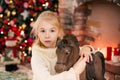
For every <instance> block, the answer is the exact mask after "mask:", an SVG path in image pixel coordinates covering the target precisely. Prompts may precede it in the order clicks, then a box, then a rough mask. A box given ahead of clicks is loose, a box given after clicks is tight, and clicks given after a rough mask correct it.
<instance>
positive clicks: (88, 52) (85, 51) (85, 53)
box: [80, 45, 94, 62]
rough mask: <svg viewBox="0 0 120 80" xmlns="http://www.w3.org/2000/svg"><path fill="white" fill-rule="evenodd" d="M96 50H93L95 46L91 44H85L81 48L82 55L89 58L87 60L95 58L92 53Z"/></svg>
mask: <svg viewBox="0 0 120 80" xmlns="http://www.w3.org/2000/svg"><path fill="white" fill-rule="evenodd" d="M93 51H94V50H93V48H92V47H91V46H89V45H85V46H83V47H82V48H81V50H80V56H81V57H86V58H87V62H89V60H91V61H92V60H93V58H92V55H91V53H92V52H93Z"/></svg>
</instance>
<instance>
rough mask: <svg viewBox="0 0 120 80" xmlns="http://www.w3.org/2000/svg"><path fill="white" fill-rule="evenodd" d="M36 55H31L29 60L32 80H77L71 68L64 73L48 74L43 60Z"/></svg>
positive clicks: (77, 77)
mask: <svg viewBox="0 0 120 80" xmlns="http://www.w3.org/2000/svg"><path fill="white" fill-rule="evenodd" d="M36 54H37V53H33V55H32V58H31V67H32V71H33V80H79V76H76V75H75V73H74V70H73V68H70V70H69V71H64V72H62V73H59V74H55V75H52V74H50V71H49V69H48V66H47V65H46V64H45V62H44V59H43V58H42V57H40V56H37V55H36Z"/></svg>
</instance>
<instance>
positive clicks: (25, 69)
mask: <svg viewBox="0 0 120 80" xmlns="http://www.w3.org/2000/svg"><path fill="white" fill-rule="evenodd" d="M18 67H19V69H18V70H17V71H14V72H7V71H5V67H4V65H2V64H0V73H4V76H6V75H7V76H8V74H9V75H13V76H15V74H21V75H23V76H22V77H24V76H25V77H27V79H26V80H32V70H31V67H30V64H24V65H23V64H22V65H18ZM0 77H2V76H0ZM10 77H11V76H9V78H10ZM0 80H1V79H0ZM9 80H10V79H9ZM11 80H15V79H11ZM17 80H20V79H17Z"/></svg>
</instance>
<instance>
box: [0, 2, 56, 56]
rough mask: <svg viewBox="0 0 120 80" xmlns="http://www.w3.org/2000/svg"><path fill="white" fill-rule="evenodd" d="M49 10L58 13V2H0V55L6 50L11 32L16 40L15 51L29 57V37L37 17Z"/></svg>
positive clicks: (30, 38)
mask: <svg viewBox="0 0 120 80" xmlns="http://www.w3.org/2000/svg"><path fill="white" fill-rule="evenodd" d="M45 10H51V11H54V12H57V13H58V0H0V43H1V46H0V54H3V53H4V50H5V48H6V45H5V41H6V40H7V38H8V31H9V30H12V31H13V32H14V33H15V37H16V39H17V49H18V50H19V51H20V52H21V53H22V54H23V55H26V56H31V47H32V42H33V38H32V37H31V36H30V32H31V29H32V27H33V23H34V21H35V20H36V18H37V16H38V15H39V14H40V13H41V12H43V11H45Z"/></svg>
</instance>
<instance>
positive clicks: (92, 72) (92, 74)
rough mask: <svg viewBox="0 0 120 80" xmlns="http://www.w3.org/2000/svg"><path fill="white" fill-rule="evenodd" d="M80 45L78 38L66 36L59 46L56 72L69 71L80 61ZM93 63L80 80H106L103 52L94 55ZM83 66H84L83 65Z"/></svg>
mask: <svg viewBox="0 0 120 80" xmlns="http://www.w3.org/2000/svg"><path fill="white" fill-rule="evenodd" d="M79 50H80V49H79V45H78V41H77V39H76V37H75V36H74V35H72V34H66V35H65V36H64V37H63V39H62V40H60V41H58V45H57V50H56V54H57V62H56V65H55V70H56V72H58V73H61V72H62V71H67V70H69V69H70V68H71V67H72V66H73V65H74V64H75V63H76V61H77V60H78V59H79V57H80V56H79ZM92 57H93V61H90V62H89V63H87V65H86V69H85V70H84V71H83V73H82V74H81V75H80V80H105V79H104V73H105V61H104V56H103V54H102V53H101V52H96V53H95V54H92ZM81 66H82V65H81Z"/></svg>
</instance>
